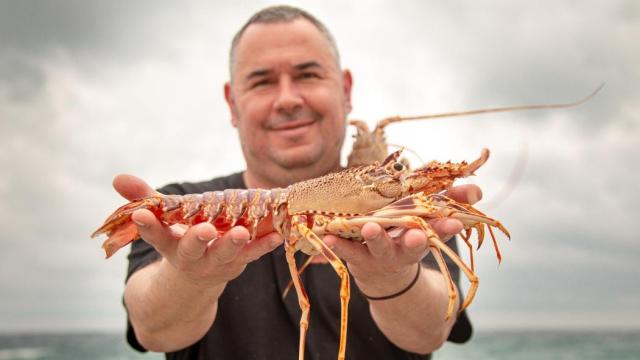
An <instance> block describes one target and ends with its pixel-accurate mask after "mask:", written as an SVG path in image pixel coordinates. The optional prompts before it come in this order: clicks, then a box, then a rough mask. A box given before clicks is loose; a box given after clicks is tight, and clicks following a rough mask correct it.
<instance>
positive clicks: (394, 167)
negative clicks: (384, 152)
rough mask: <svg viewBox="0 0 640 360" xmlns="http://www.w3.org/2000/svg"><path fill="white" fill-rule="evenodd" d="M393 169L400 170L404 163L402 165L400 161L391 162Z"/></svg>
mask: <svg viewBox="0 0 640 360" xmlns="http://www.w3.org/2000/svg"><path fill="white" fill-rule="evenodd" d="M393 169H394V170H396V171H401V170H402V169H404V165H402V163H399V162H397V163H395V164H393Z"/></svg>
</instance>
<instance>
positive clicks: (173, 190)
mask: <svg viewBox="0 0 640 360" xmlns="http://www.w3.org/2000/svg"><path fill="white" fill-rule="evenodd" d="M245 188H246V185H245V184H244V180H243V179H242V172H237V173H234V174H231V175H227V176H221V177H216V178H213V179H211V180H206V181H200V182H182V183H172V184H168V185H165V186H163V187H161V188H159V189H158V191H159V192H160V193H163V194H172V195H185V194H199V193H203V192H206V191H218V190H225V189H245Z"/></svg>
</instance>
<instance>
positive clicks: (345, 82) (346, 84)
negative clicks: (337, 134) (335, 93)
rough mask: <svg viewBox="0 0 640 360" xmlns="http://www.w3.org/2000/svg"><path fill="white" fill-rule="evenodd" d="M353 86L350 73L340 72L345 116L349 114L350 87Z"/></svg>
mask: <svg viewBox="0 0 640 360" xmlns="http://www.w3.org/2000/svg"><path fill="white" fill-rule="evenodd" d="M352 86H353V77H352V76H351V71H349V70H348V69H345V70H343V71H342V91H344V101H345V107H346V109H347V114H348V113H350V112H351V87H352Z"/></svg>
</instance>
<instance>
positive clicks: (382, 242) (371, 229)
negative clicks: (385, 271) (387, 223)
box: [360, 223, 393, 258]
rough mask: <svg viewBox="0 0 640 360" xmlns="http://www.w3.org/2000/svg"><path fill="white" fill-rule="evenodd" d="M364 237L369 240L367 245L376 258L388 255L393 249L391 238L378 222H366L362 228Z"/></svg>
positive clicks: (361, 231)
mask: <svg viewBox="0 0 640 360" xmlns="http://www.w3.org/2000/svg"><path fill="white" fill-rule="evenodd" d="M360 233H361V234H362V237H363V238H364V240H365V241H366V242H367V247H368V248H369V251H370V252H371V255H373V256H374V257H376V258H382V257H385V256H388V255H389V254H390V253H391V252H392V251H393V248H392V245H393V244H392V243H391V238H390V237H389V235H388V234H387V232H386V231H384V229H382V227H381V226H380V225H378V224H376V223H366V224H364V226H363V227H362V230H360Z"/></svg>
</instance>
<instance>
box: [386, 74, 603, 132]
mask: <svg viewBox="0 0 640 360" xmlns="http://www.w3.org/2000/svg"><path fill="white" fill-rule="evenodd" d="M605 84H606V82H603V83H602V84H600V86H598V87H597V88H596V89H595V90H594V91H593V92H592V93H591V94H589V95H587V96H586V97H584V98H582V99H580V100H578V101H574V102H570V103H559V104H534V105H516V106H507V107H498V108H490V109H476V110H468V111H458V112H449V113H440V114H431V115H418V116H393V117H389V118H386V119H383V120H381V121H380V122H379V123H378V125H377V126H376V129H375V130H380V131H381V130H382V129H383V128H384V127H385V126H387V125H389V124H391V123H394V122H399V121H406V120H427V119H439V118H445V117H457V116H469V115H477V114H487V113H498V112H508V111H521V110H542V109H559V108H569V107H573V106H578V105H580V104H583V103H585V102H587V101H589V100H590V99H591V98H592V97H594V96H595V95H596V94H597V93H598V92H599V91H600V90H601V89H602V88H603V87H604V85H605Z"/></svg>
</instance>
